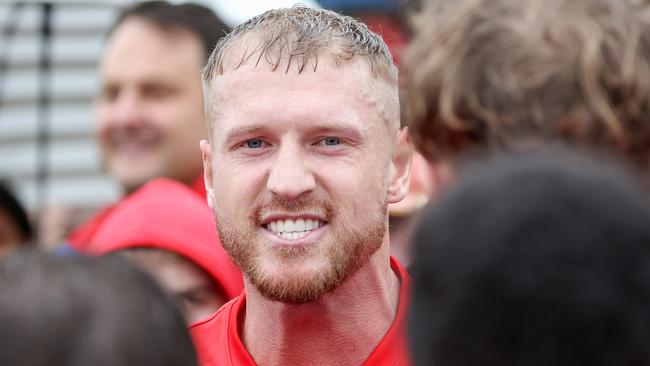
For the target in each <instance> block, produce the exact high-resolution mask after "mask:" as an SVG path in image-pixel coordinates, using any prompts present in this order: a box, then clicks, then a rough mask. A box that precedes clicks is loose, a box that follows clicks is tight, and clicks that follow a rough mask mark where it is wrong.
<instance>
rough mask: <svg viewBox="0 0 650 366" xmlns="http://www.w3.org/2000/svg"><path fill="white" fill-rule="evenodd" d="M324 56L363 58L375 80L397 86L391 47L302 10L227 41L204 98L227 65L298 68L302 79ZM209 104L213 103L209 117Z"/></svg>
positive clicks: (268, 15)
mask: <svg viewBox="0 0 650 366" xmlns="http://www.w3.org/2000/svg"><path fill="white" fill-rule="evenodd" d="M322 54H325V55H328V56H330V57H331V58H332V59H333V60H334V62H335V63H337V64H338V63H340V62H344V61H347V60H350V59H352V58H353V57H356V56H360V57H363V58H365V59H366V60H368V62H369V64H370V67H371V70H372V73H373V75H374V76H381V77H387V78H389V79H390V80H394V82H396V80H397V68H396V66H395V64H394V62H393V57H392V56H391V53H390V51H389V49H388V46H387V45H386V43H384V41H383V40H382V38H381V37H380V36H379V35H377V34H376V33H374V32H372V31H370V30H369V29H368V27H367V26H366V25H365V24H363V23H362V22H360V21H358V20H356V19H354V18H352V17H349V16H345V15H341V14H338V13H336V12H333V11H330V10H323V9H312V8H308V7H305V6H302V5H296V6H293V7H291V8H286V9H276V10H270V11H267V12H265V13H263V14H261V15H259V16H256V17H253V18H251V19H250V20H248V21H246V22H245V23H242V24H241V25H239V26H237V27H236V28H235V29H233V30H232V32H230V33H229V34H228V35H226V36H225V37H223V38H222V39H221V40H220V41H219V43H217V46H216V47H215V49H214V51H213V52H212V55H211V56H210V58H209V59H208V62H207V64H206V65H205V67H204V68H203V71H202V75H203V90H204V94H205V95H206V96H209V95H210V92H211V90H212V81H213V79H214V78H215V76H217V75H221V74H223V72H224V64H225V63H226V61H232V62H234V64H235V66H234V67H235V68H238V67H240V66H242V65H243V64H244V63H246V62H248V61H250V60H251V59H252V60H253V62H255V65H256V66H257V65H258V64H259V63H260V62H264V63H267V64H268V65H270V66H271V68H272V70H274V71H280V72H285V73H287V72H289V71H290V68H291V67H292V65H293V66H295V67H296V69H297V70H298V73H302V72H303V71H306V70H309V69H312V71H316V69H317V67H318V61H319V60H318V57H319V55H322ZM232 57H236V58H237V59H236V60H232ZM207 101H208V98H206V113H207V114H208V116H209V114H210V106H209V103H207ZM208 121H210V118H208ZM209 124H210V122H208V125H209Z"/></svg>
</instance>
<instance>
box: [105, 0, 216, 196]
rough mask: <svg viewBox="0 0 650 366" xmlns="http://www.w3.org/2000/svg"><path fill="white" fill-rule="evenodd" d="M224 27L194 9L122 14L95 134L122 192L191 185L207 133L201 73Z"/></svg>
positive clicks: (109, 48) (139, 8)
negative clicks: (156, 181)
mask: <svg viewBox="0 0 650 366" xmlns="http://www.w3.org/2000/svg"><path fill="white" fill-rule="evenodd" d="M227 30H228V28H227V27H226V26H225V25H224V24H223V23H222V22H221V21H220V20H219V19H218V18H217V16H216V15H215V14H214V13H213V12H212V10H210V9H208V8H206V7H204V6H201V5H197V4H191V3H185V4H170V3H167V2H164V1H151V2H143V3H138V4H135V5H133V6H132V7H130V8H127V9H124V10H123V12H122V13H121V15H120V16H119V18H118V20H117V22H116V23H115V25H114V26H113V27H112V29H111V31H110V34H109V37H108V42H107V45H106V49H105V51H104V55H103V57H102V59H101V66H100V79H101V91H100V95H99V96H98V98H97V101H96V136H97V139H98V141H99V143H100V147H101V151H102V156H103V161H104V165H105V168H106V169H107V171H108V173H109V174H110V175H111V176H113V177H114V178H115V179H116V180H117V181H118V182H119V183H120V184H121V185H122V186H123V188H124V189H125V190H126V191H127V192H132V191H133V190H135V189H137V188H138V187H140V186H141V185H143V184H144V183H145V182H147V181H148V180H149V179H152V178H154V177H167V178H171V179H175V180H178V181H180V182H183V183H186V184H190V183H191V182H192V181H194V180H196V179H197V178H198V177H199V176H200V175H201V155H200V151H199V149H198V147H197V146H198V142H199V141H200V140H201V139H204V138H205V136H206V131H205V120H204V116H203V96H202V92H201V79H200V71H201V68H202V67H203V65H204V64H205V62H206V60H207V58H208V55H209V54H210V52H211V51H212V48H213V47H214V45H215V44H216V43H217V41H218V40H219V38H220V37H221V36H222V35H223V34H225V32H227Z"/></svg>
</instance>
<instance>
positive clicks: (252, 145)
mask: <svg viewBox="0 0 650 366" xmlns="http://www.w3.org/2000/svg"><path fill="white" fill-rule="evenodd" d="M263 144H264V142H263V141H262V140H260V139H250V140H248V141H246V147H248V148H249V149H259V148H260V147H262V145H263Z"/></svg>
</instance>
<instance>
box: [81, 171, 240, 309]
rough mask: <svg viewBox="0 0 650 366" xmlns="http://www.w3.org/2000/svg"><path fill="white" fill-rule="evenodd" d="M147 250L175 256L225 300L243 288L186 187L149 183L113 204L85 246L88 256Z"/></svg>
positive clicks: (206, 211)
mask: <svg viewBox="0 0 650 366" xmlns="http://www.w3.org/2000/svg"><path fill="white" fill-rule="evenodd" d="M134 247H152V248H159V249H164V250H168V251H170V252H174V253H177V254H180V255H182V256H184V257H186V258H187V259H189V260H190V261H191V262H193V263H196V264H197V265H198V266H199V267H201V268H202V269H204V270H205V271H206V272H207V273H208V274H209V275H210V276H211V277H212V278H213V279H214V281H215V282H216V283H217V284H218V285H220V286H221V288H222V290H223V291H224V295H226V296H227V298H228V299H231V298H233V297H235V296H237V295H239V294H240V293H241V292H242V291H243V288H244V284H243V278H242V275H241V273H240V271H239V269H237V267H235V265H234V264H233V263H232V262H231V261H230V258H229V257H228V255H227V254H226V252H225V251H224V249H223V247H222V246H221V242H220V241H219V239H218V236H217V230H216V225H215V223H214V217H213V214H212V211H211V210H210V208H209V207H208V206H207V205H206V204H205V200H204V199H203V198H201V197H199V195H197V194H196V193H195V192H194V191H192V190H191V189H190V188H189V187H187V186H186V185H183V184H181V183H179V182H176V181H173V180H169V179H155V180H152V181H150V182H149V183H147V184H146V185H144V186H143V187H142V188H140V189H138V190H137V191H135V192H134V193H133V194H131V195H130V196H128V197H127V198H125V199H124V200H122V201H121V202H120V203H118V204H117V205H116V206H115V207H114V208H113V209H112V211H111V212H110V214H109V215H107V216H106V217H105V219H104V221H103V222H102V223H101V225H100V226H99V227H98V228H97V230H96V232H95V234H94V235H93V236H92V237H91V238H90V244H88V245H87V246H86V253H88V254H98V255H101V254H105V253H109V252H113V251H117V250H120V249H126V248H134Z"/></svg>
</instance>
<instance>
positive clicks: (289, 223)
mask: <svg viewBox="0 0 650 366" xmlns="http://www.w3.org/2000/svg"><path fill="white" fill-rule="evenodd" d="M294 226H295V223H294V222H293V220H284V230H282V231H288V232H292V231H296V230H295V229H294Z"/></svg>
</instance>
